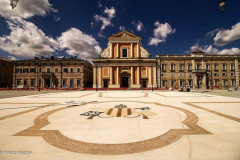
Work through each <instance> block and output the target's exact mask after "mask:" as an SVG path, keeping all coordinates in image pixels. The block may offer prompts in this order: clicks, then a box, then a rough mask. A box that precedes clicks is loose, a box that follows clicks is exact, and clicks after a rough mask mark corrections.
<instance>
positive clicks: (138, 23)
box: [132, 20, 144, 32]
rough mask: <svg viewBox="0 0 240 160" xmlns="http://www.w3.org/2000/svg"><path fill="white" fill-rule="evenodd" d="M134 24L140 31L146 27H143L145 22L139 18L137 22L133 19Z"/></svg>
mask: <svg viewBox="0 0 240 160" xmlns="http://www.w3.org/2000/svg"><path fill="white" fill-rule="evenodd" d="M132 24H133V26H134V27H136V30H137V31H138V32H140V31H142V30H143V28H144V27H143V23H142V22H141V21H139V20H138V21H137V22H136V21H135V20H134V21H132Z"/></svg>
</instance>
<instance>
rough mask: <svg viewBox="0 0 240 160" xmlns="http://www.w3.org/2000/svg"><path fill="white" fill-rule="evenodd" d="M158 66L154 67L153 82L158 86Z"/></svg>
mask: <svg viewBox="0 0 240 160" xmlns="http://www.w3.org/2000/svg"><path fill="white" fill-rule="evenodd" d="M156 74H157V73H156V67H153V84H154V85H155V87H156V85H157V84H156V79H157V75H156Z"/></svg>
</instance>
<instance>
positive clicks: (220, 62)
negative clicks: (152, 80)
mask: <svg viewBox="0 0 240 160" xmlns="http://www.w3.org/2000/svg"><path fill="white" fill-rule="evenodd" d="M156 61H157V68H158V69H157V85H158V88H169V87H173V88H178V87H179V86H185V85H189V86H191V87H192V88H194V89H195V88H200V89H228V88H234V87H238V86H239V83H240V82H239V69H240V66H239V64H240V63H239V62H240V56H239V55H206V54H204V52H202V51H200V50H196V51H194V52H192V53H191V55H157V56H156Z"/></svg>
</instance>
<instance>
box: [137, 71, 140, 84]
mask: <svg viewBox="0 0 240 160" xmlns="http://www.w3.org/2000/svg"><path fill="white" fill-rule="evenodd" d="M139 76H140V72H139V67H137V84H138V85H139V84H140V77H139Z"/></svg>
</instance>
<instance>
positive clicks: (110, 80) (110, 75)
mask: <svg viewBox="0 0 240 160" xmlns="http://www.w3.org/2000/svg"><path fill="white" fill-rule="evenodd" d="M112 78H113V77H112V67H110V85H112Z"/></svg>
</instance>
